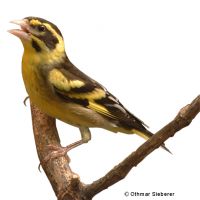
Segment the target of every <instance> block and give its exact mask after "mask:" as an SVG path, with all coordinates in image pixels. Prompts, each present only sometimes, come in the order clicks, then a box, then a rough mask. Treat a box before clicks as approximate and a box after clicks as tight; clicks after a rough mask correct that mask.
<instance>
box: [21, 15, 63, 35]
mask: <svg viewBox="0 0 200 200" xmlns="http://www.w3.org/2000/svg"><path fill="white" fill-rule="evenodd" d="M24 19H28V20H29V21H31V20H32V19H35V20H38V21H40V22H41V23H47V24H50V25H51V27H52V28H53V29H54V30H55V31H56V32H57V33H58V35H60V36H61V37H62V34H61V32H60V30H59V29H58V27H57V26H56V25H55V24H53V23H51V22H49V21H47V20H45V19H42V18H40V17H26V18H24Z"/></svg>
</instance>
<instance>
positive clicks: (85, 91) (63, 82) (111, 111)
mask: <svg viewBox="0 0 200 200" xmlns="http://www.w3.org/2000/svg"><path fill="white" fill-rule="evenodd" d="M48 80H49V81H50V84H51V85H52V86H53V88H54V90H55V93H56V94H57V95H58V96H60V97H61V98H63V99H65V100H66V101H68V102H69V101H70V102H74V103H77V104H79V105H82V106H84V107H87V108H88V109H91V110H93V111H95V112H97V113H99V114H101V115H103V116H104V117H107V118H109V119H111V120H115V121H118V123H119V125H120V126H123V124H126V126H127V128H130V129H131V128H136V127H134V123H136V124H137V126H139V127H141V126H142V125H144V123H143V122H142V121H141V120H140V119H138V118H137V117H135V116H134V115H132V114H131V113H130V112H129V111H127V110H126V109H125V107H124V106H123V105H122V104H121V103H120V102H119V100H118V99H117V98H116V97H114V96H113V95H112V94H111V93H109V92H108V91H107V90H106V89H105V88H104V87H103V86H102V85H100V84H99V83H97V82H96V81H94V80H93V79H91V78H90V77H88V76H87V75H85V74H83V73H82V72H81V71H79V70H78V69H77V68H74V67H73V68H72V69H71V70H70V69H69V70H66V69H64V68H54V69H52V70H51V71H50V72H49V75H48ZM123 122H124V123H123ZM129 126H130V127H129ZM132 126H133V127H132Z"/></svg>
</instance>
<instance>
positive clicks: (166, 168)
mask: <svg viewBox="0 0 200 200" xmlns="http://www.w3.org/2000/svg"><path fill="white" fill-rule="evenodd" d="M199 11H200V2H199V1H192V0H190V1H189V0H188V1H184V0H181V1H176V0H173V1H172V0H168V1H160V0H157V1H156V0H152V1H149V0H147V1H142V0H141V1H133V0H132V1H131V0H118V1H117V0H113V1H112V0H109V1H108V0H99V1H94V0H84V1H82V0H79V1H78V0H71V1H69V0H62V1H61V0H60V1H59V0H58V1H41V0H40V1H38V0H33V1H25V0H18V1H11V0H7V1H4V3H1V6H0V13H1V17H0V55H1V63H0V87H1V89H0V91H1V103H0V106H1V107H0V111H1V115H0V122H1V124H0V132H1V135H0V138H1V139H0V158H1V163H0V199H2V200H7V199H21V200H26V199H29V200H35V199H41V200H45V199H52V200H53V199H56V197H55V196H54V193H53V191H52V189H51V186H50V184H49V182H48V180H47V178H46V176H45V174H44V172H42V173H40V172H39V171H38V169H37V166H38V164H39V161H38V158H37V154H36V150H35V144H34V139H33V133H32V124H31V116H30V109H29V106H27V107H25V106H24V105H23V100H24V98H25V97H26V96H27V94H26V92H25V89H24V85H23V81H22V77H21V57H22V54H23V48H22V45H21V42H20V40H19V39H17V38H16V37H14V36H12V35H10V34H9V33H7V32H6V31H7V29H11V28H14V27H16V26H15V25H13V24H9V21H10V20H13V19H22V18H24V17H26V16H38V17H42V18H45V19H48V20H50V21H52V22H54V23H55V24H56V25H58V27H59V28H60V30H61V31H62V33H63V35H64V38H65V43H66V51H67V53H68V56H69V57H70V59H71V61H72V62H73V63H74V64H75V65H76V66H78V67H79V68H80V69H81V70H83V71H84V72H86V73H87V74H89V75H90V76H91V77H93V78H94V79H96V80H97V81H99V82H100V83H102V84H103V85H104V86H105V87H107V89H108V90H109V91H110V92H111V93H113V94H114V95H115V96H117V97H118V98H119V99H120V101H121V102H122V103H123V104H124V105H125V106H126V107H127V108H128V109H129V110H130V111H131V112H133V113H134V114H135V115H136V116H138V117H139V118H141V119H142V120H143V121H145V122H146V123H147V124H148V125H149V126H150V130H151V131H153V132H155V131H157V130H159V129H160V128H161V127H163V126H164V125H165V124H167V123H168V122H169V121H170V120H172V119H173V118H174V117H175V115H176V114H177V112H178V111H179V109H180V108H181V107H183V106H185V105H186V104H188V103H190V102H191V101H192V100H193V98H195V97H196V96H197V95H198V94H199V77H200V75H199V66H200V12H199ZM199 122H200V116H198V117H197V118H196V119H195V120H194V121H193V123H192V124H191V126H189V127H188V128H185V129H183V130H181V131H180V133H177V134H176V135H175V137H173V138H171V139H169V140H168V141H167V142H166V145H167V147H168V148H169V149H170V150H171V151H172V152H173V155H170V154H168V153H167V152H165V151H163V150H162V149H158V150H156V151H155V152H153V153H152V154H151V155H150V156H148V157H147V158H146V159H145V160H144V161H143V162H142V163H141V164H139V165H138V166H137V167H136V168H133V169H132V171H131V172H130V173H129V174H128V176H127V178H125V179H124V180H123V181H121V182H119V183H117V184H115V185H114V186H112V187H110V188H109V189H108V190H106V191H103V192H102V193H100V194H99V195H97V196H96V197H95V198H94V200H108V199H115V200H126V199H134V197H125V196H124V192H126V191H129V192H131V191H133V192H154V191H156V192H174V193H175V196H174V197H164V198H163V197H162V198H161V197H156V198H153V197H138V198H137V199H140V200H143V199H145V200H152V199H158V200H159V199H162V200H165V199H167V200H168V199H169V200H171V199H173V200H174V199H175V200H182V199H199V196H200V195H199V180H200V172H199V168H200V164H199V151H200V147H199V139H200V137H199V134H200V125H199ZM58 129H59V133H60V136H61V139H62V145H66V144H68V143H71V142H73V141H75V140H78V139H79V138H80V135H79V131H78V129H76V128H74V127H70V126H69V125H66V124H64V123H61V122H58ZM143 142H144V141H143V140H142V139H141V138H139V137H137V136H135V135H124V134H114V133H110V132H107V131H105V130H102V129H92V141H90V143H89V144H87V145H83V146H81V147H78V148H77V149H74V150H73V151H71V152H70V153H69V155H70V157H71V160H72V161H71V167H72V169H73V171H74V172H76V173H78V174H80V176H81V180H82V181H83V182H85V183H91V182H92V181H94V180H96V179H97V178H99V177H101V176H102V175H104V174H105V173H106V172H107V171H108V170H110V169H111V168H112V167H113V166H114V165H116V164H117V163H119V162H120V161H121V160H122V159H123V158H125V156H127V155H128V154H130V153H131V152H132V151H134V150H135V149H136V148H137V147H138V146H139V145H141V144H142V143H143Z"/></svg>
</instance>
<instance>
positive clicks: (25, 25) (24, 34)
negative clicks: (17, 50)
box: [8, 19, 31, 40]
mask: <svg viewBox="0 0 200 200" xmlns="http://www.w3.org/2000/svg"><path fill="white" fill-rule="evenodd" d="M10 23H13V24H17V25H19V26H20V28H21V29H12V30H8V32H9V33H11V34H13V35H15V36H17V37H19V38H20V39H22V40H30V38H31V37H30V35H31V33H30V25H29V22H28V20H27V19H22V20H13V21H11V22H10Z"/></svg>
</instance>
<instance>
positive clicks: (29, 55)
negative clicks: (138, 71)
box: [9, 17, 169, 152]
mask: <svg viewBox="0 0 200 200" xmlns="http://www.w3.org/2000/svg"><path fill="white" fill-rule="evenodd" d="M12 23H14V24H17V25H19V26H20V27H21V29H13V30H10V31H9V32H10V33H12V34H14V35H15V36H17V37H19V38H20V39H21V41H22V44H23V46H24V54H23V59H22V75H23V80H24V84H25V87H26V91H27V93H28V95H29V97H30V101H31V102H32V103H34V104H35V105H36V106H38V108H40V109H41V110H42V111H43V112H45V113H46V114H48V115H50V116H52V117H54V118H57V119H59V120H62V121H63V122H66V123H68V124H71V125H73V126H75V127H77V128H79V130H80V132H81V136H82V139H81V140H80V141H77V142H75V143H73V144H72V145H71V146H70V147H71V148H74V147H76V146H78V145H80V144H83V143H86V142H88V141H89V140H90V139H91V134H90V130H89V128H93V127H98V128H103V129H106V130H109V131H112V132H115V133H116V132H122V133H127V134H133V133H136V134H137V135H139V136H141V137H143V138H145V139H148V138H150V137H151V136H152V135H153V134H152V133H151V132H150V131H149V130H147V128H146V127H145V124H144V123H143V122H142V121H141V120H140V119H138V118H137V117H136V116H134V115H133V114H132V113H130V112H129V111H128V110H127V109H126V108H125V107H124V106H123V105H122V104H121V103H120V101H119V100H118V99H117V98H116V97H115V96H113V95H112V94H111V93H110V92H109V91H108V90H107V89H106V88H105V87H104V86H102V85H101V84H99V83H98V82H97V81H95V80H94V79H91V78H90V77H89V76H87V75H86V74H84V73H83V72H82V71H80V70H79V69H78V68H76V67H75V66H74V65H73V64H72V63H71V61H70V60H69V58H68V57H67V55H66V53H65V47H64V40H63V36H62V34H61V32H60V30H59V29H58V27H57V26H56V25H54V24H53V23H51V22H49V21H47V20H44V19H42V18H38V17H26V18H24V19H22V20H15V21H12ZM162 147H163V148H164V149H165V150H167V151H169V150H168V149H167V148H166V147H165V145H164V144H163V145H162ZM71 148H70V149H71ZM68 150H69V148H66V149H65V152H67V151H68Z"/></svg>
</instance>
